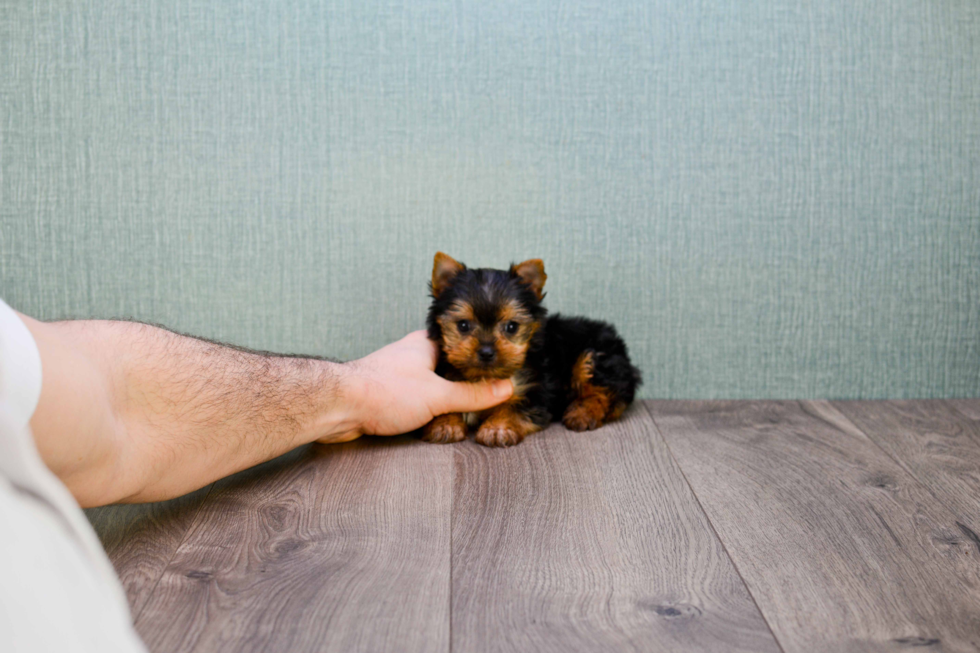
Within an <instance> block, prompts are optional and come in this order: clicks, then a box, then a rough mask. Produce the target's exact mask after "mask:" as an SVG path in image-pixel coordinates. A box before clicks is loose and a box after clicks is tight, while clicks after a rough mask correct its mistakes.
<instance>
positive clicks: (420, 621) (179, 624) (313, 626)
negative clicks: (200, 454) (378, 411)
mask: <svg viewBox="0 0 980 653" xmlns="http://www.w3.org/2000/svg"><path fill="white" fill-rule="evenodd" d="M451 456H452V452H451V450H450V449H449V448H446V447H442V446H435V445H428V444H425V443H421V442H418V441H416V440H411V439H405V438H398V439H390V438H364V439H362V440H359V441H356V442H352V443H349V444H345V445H334V446H330V447H323V446H313V447H306V448H302V449H300V450H297V451H295V452H293V453H291V454H288V455H287V456H285V457H283V458H280V459H278V460H276V461H273V462H271V463H268V464H266V465H262V466H260V467H257V468H254V469H252V470H249V471H246V472H243V473H241V474H239V475H236V476H235V477H232V478H230V479H226V480H225V481H221V482H219V483H218V484H217V485H216V486H215V488H214V490H213V491H212V494H211V495H210V496H209V497H208V500H207V502H206V503H205V505H204V506H203V507H202V518H201V519H200V520H198V521H197V522H195V524H194V528H193V529H192V530H191V532H190V533H189V534H188V536H187V538H186V540H185V541H184V544H183V545H182V546H181V547H180V549H179V550H178V551H177V554H176V556H175V557H174V559H173V561H172V562H171V564H170V565H169V566H168V568H167V569H166V571H165V572H164V574H163V577H162V578H161V580H160V583H159V584H158V586H157V589H156V591H155V592H154V593H153V595H152V597H151V598H150V601H149V602H148V604H147V606H146V608H145V609H144V610H143V613H142V615H141V617H140V618H139V620H138V621H137V624H136V627H137V631H138V632H139V633H140V634H141V635H142V636H143V637H144V639H145V641H146V643H147V645H148V647H149V648H150V650H152V651H178V650H179V651H193V650H197V651H270V650H273V651H277V650H281V651H343V652H345V653H347V652H350V651H396V650H397V651H445V650H448V647H449V583H450V579H449V574H450V567H449V553H450V547H449V533H450V502H451V485H450V479H451V468H450V465H451Z"/></svg>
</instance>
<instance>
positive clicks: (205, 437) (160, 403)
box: [21, 316, 512, 506]
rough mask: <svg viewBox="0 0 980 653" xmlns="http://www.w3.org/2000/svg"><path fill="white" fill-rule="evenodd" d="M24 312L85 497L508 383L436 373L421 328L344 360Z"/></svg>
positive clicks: (196, 477) (124, 495) (50, 429)
mask: <svg viewBox="0 0 980 653" xmlns="http://www.w3.org/2000/svg"><path fill="white" fill-rule="evenodd" d="M21 318H22V319H23V320H24V322H25V324H26V325H27V327H28V329H29V330H30V331H31V333H32V335H33V336H34V339H35V341H36V343H37V345H38V350H39V351H40V354H41V366H42V370H43V384H42V388H41V397H40V400H39V402H38V406H37V410H36V411H35V413H34V416H33V418H32V419H31V427H32V431H33V433H34V439H35V442H36V443H37V447H38V450H39V452H40V454H41V457H42V459H43V460H44V462H45V463H46V464H47V465H48V467H49V468H50V469H51V470H52V471H53V472H54V473H55V474H56V475H57V476H58V477H59V478H60V479H61V480H62V482H64V483H65V485H67V487H68V489H69V490H70V491H71V492H72V493H73V494H74V495H75V498H76V499H77V500H78V501H79V503H80V504H82V505H83V506H94V505H102V504H106V503H114V502H120V501H125V502H140V501H157V500H162V499H167V498H171V497H174V496H179V495H181V494H184V493H186V492H190V491H191V490H194V489H197V488H199V487H202V486H204V485H206V484H207V483H209V482H211V481H214V480H216V479H218V478H221V477H224V476H227V475H228V474H232V473H234V472H236V471H239V470H242V469H245V468H247V467H251V466H252V465H255V464H257V463H260V462H262V461H265V460H269V459H271V458H274V457H276V456H278V455H280V454H282V453H285V452H287V451H289V450H291V449H293V448H295V447H297V446H300V445H302V444H306V443H309V442H313V441H320V442H345V441H348V440H353V439H355V438H357V437H359V436H360V435H362V434H366V433H367V434H377V435H392V434H396V433H404V432H408V431H412V430H414V429H416V428H419V427H421V426H423V425H424V424H426V423H427V422H428V421H429V420H431V419H432V418H433V417H434V416H435V415H438V414H441V413H446V412H455V411H470V410H481V409H484V408H488V407H490V406H493V405H496V404H498V403H500V402H502V401H504V400H505V399H507V398H508V397H509V396H510V393H511V392H512V388H511V386H510V383H509V382H506V381H505V382H498V384H497V385H495V386H491V385H489V384H460V383H451V382H449V381H446V380H445V379H442V378H441V377H439V376H437V375H436V374H435V373H434V372H433V369H434V368H435V363H436V349H435V347H436V346H435V344H434V343H432V342H431V341H429V340H428V339H427V338H426V337H425V334H424V332H421V331H418V332H415V333H412V334H409V335H408V336H406V337H405V338H403V339H402V340H399V341H398V342H395V343H392V344H391V345H388V346H387V347H384V348H382V349H380V350H378V351H376V352H374V353H373V354H371V355H369V356H367V357H365V358H363V359H360V360H358V361H354V362H352V363H344V364H341V363H333V362H330V361H323V360H317V359H310V358H299V357H290V356H276V355H272V354H263V353H257V352H251V351H246V350H241V349H237V348H233V347H228V346H224V345H221V344H218V343H213V342H209V341H206V340H201V339H197V338H191V337H188V336H182V335H178V334H175V333H172V332H169V331H167V330H165V329H161V328H158V327H153V326H149V325H145V324H138V323H132V322H115V321H102V320H85V321H69V322H51V323H44V322H38V321H36V320H33V319H31V318H28V317H26V316H21ZM495 390H496V394H495V392H494V391H495Z"/></svg>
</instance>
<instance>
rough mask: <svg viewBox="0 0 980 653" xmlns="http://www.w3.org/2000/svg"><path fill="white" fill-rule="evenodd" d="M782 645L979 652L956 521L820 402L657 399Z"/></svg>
mask: <svg viewBox="0 0 980 653" xmlns="http://www.w3.org/2000/svg"><path fill="white" fill-rule="evenodd" d="M648 405H649V407H650V410H651V412H652V414H653V416H654V421H655V422H656V424H657V426H658V427H659V429H660V431H661V433H662V434H663V435H664V437H665V438H666V440H667V443H668V444H669V446H670V449H671V452H672V453H673V454H674V456H675V458H676V459H677V461H678V463H679V464H680V467H681V469H682V470H683V471H684V474H685V475H686V477H687V479H688V480H689V481H690V483H691V485H692V487H693V488H694V491H695V493H696V494H697V496H698V498H699V499H700V501H701V504H702V505H703V506H704V509H705V511H706V512H707V514H708V517H709V518H710V520H711V522H712V524H713V525H714V527H715V529H716V530H717V532H718V534H719V536H720V537H721V539H722V541H723V542H724V543H725V546H726V549H727V550H728V552H729V554H730V555H731V557H732V560H733V561H734V562H735V565H736V566H737V568H738V569H739V571H740V572H741V574H742V577H743V578H744V579H745V582H746V584H747V585H748V588H749V590H750V591H751V592H752V595H753V596H754V597H755V599H756V601H757V602H758V604H759V606H760V608H761V609H762V612H763V614H764V615H765V617H766V619H767V621H768V622H769V624H770V625H771V626H772V629H773V632H774V633H775V634H776V637H777V638H778V639H779V642H780V644H781V645H782V647H783V648H784V649H785V650H786V651H788V652H795V651H800V652H803V651H807V652H810V651H818V652H819V651H828V652H829V651H893V650H905V649H907V648H909V647H915V648H922V649H925V650H937V651H938V650H942V651H947V652H949V651H976V650H978V649H980V564H978V561H980V558H978V555H977V549H976V547H975V546H974V543H973V542H972V541H970V539H969V538H968V537H966V536H965V535H964V533H963V532H962V531H960V529H959V528H957V526H956V517H955V516H954V515H953V514H952V513H951V512H950V511H949V510H947V509H946V508H945V506H943V505H942V504H941V503H940V502H939V501H937V500H936V498H935V497H934V496H933V495H932V494H930V493H929V492H928V490H926V488H924V487H923V486H922V485H920V484H919V483H918V482H917V481H916V480H915V479H914V478H912V477H911V476H910V475H909V474H908V473H907V472H906V471H905V470H904V469H903V468H902V467H901V466H900V465H898V464H897V463H896V462H895V461H894V460H892V459H891V458H890V457H889V456H887V455H886V454H885V453H884V452H883V451H882V450H881V449H879V448H878V447H877V446H875V445H874V443H872V442H871V440H869V439H868V437H867V436H866V435H865V434H863V433H862V432H861V431H859V430H858V429H857V428H855V427H854V425H853V424H852V423H851V422H849V421H848V420H846V419H844V418H843V417H842V416H841V415H840V413H839V412H837V411H836V410H834V409H833V408H832V407H831V406H830V405H829V404H828V403H826V402H806V403H799V402H769V401H767V402H653V403H651V404H648Z"/></svg>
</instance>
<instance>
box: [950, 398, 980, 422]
mask: <svg viewBox="0 0 980 653" xmlns="http://www.w3.org/2000/svg"><path fill="white" fill-rule="evenodd" d="M946 403H947V404H949V405H950V406H952V407H953V408H954V409H955V410H957V411H959V413H960V414H961V415H963V416H964V417H968V418H969V419H971V420H973V421H980V399H947V400H946Z"/></svg>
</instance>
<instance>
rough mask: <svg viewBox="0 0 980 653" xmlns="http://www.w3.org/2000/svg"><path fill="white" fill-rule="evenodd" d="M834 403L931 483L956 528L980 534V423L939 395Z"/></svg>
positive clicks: (907, 467)
mask: <svg viewBox="0 0 980 653" xmlns="http://www.w3.org/2000/svg"><path fill="white" fill-rule="evenodd" d="M833 406H834V408H836V409H837V410H839V411H840V412H841V413H843V414H844V415H845V416H847V418H848V419H849V420H851V421H852V422H853V423H854V425H855V426H857V427H858V428H859V429H861V430H862V431H863V432H864V433H865V434H867V436H868V437H869V438H871V440H873V441H874V443H875V444H877V445H878V446H879V447H881V448H882V449H883V450H884V451H885V452H886V453H888V455H890V456H891V457H892V458H893V459H895V460H896V461H897V462H898V463H899V464H900V465H901V466H902V467H903V468H904V469H905V470H906V471H907V472H909V474H911V475H912V476H913V477H915V479H916V480H918V481H919V482H920V483H922V484H923V485H924V486H926V487H927V488H929V490H930V491H931V492H932V493H933V495H935V497H936V498H937V499H939V501H940V502H942V503H943V504H944V505H945V506H946V507H947V508H949V509H950V511H951V512H953V513H954V514H955V515H956V517H957V528H959V529H960V530H961V531H963V533H964V534H967V535H969V534H970V533H973V534H974V535H976V534H977V533H980V422H973V421H971V420H970V419H968V418H966V417H964V416H962V415H960V414H959V413H958V412H957V411H955V410H951V409H950V407H949V405H948V404H947V403H946V402H944V401H941V400H938V399H935V400H927V401H842V402H833ZM977 537H978V541H977V546H978V547H980V536H977ZM978 553H980V549H978Z"/></svg>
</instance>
